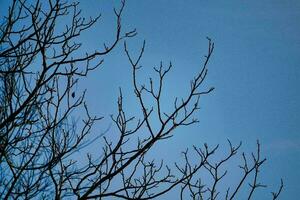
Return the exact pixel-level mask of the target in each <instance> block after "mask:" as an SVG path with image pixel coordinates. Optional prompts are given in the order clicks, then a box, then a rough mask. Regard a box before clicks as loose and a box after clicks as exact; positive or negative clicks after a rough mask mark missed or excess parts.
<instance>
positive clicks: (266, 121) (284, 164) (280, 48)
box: [0, 0, 300, 200]
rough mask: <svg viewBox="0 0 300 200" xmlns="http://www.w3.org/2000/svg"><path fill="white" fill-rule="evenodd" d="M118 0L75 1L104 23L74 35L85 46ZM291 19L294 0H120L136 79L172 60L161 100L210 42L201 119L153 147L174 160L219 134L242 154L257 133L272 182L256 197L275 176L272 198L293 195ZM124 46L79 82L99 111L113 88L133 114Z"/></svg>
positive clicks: (294, 52)
mask: <svg viewBox="0 0 300 200" xmlns="http://www.w3.org/2000/svg"><path fill="white" fill-rule="evenodd" d="M3 2H4V1H1V0H0V3H1V4H2V5H4V3H3ZM87 2H88V3H87ZM112 2H114V3H112ZM116 2H117V1H104V0H89V1H82V2H81V7H82V8H83V14H85V15H93V16H95V15H97V14H98V13H99V12H101V13H102V14H103V15H102V17H103V18H102V20H103V23H102V24H99V26H96V27H95V28H94V29H93V30H92V31H90V32H89V33H87V34H86V35H83V37H82V38H83V42H84V43H85V44H84V45H86V47H87V48H89V49H95V48H98V47H99V45H102V41H103V40H106V39H110V38H111V37H113V32H112V30H113V28H114V27H113V25H114V24H113V23H112V21H113V13H112V7H113V6H117V5H118V4H117V3H116ZM299 20H300V1H299V0H285V1H282V0H252V1H245V0H226V1H224V0H222V1H221V0H185V1H183V0H180V1H179V0H178V1H174V0H156V1H153V0H152V1H151V0H142V1H141V0H128V1H127V5H126V8H125V11H124V18H123V21H122V23H123V24H124V28H125V29H127V30H130V29H132V28H136V29H137V32H138V36H137V37H135V38H132V39H130V40H129V41H128V44H129V46H130V48H131V49H132V50H133V51H137V50H138V48H139V46H140V45H141V44H142V42H143V40H144V39H145V40H146V51H145V55H144V58H143V59H142V64H143V66H144V67H145V68H146V69H145V72H144V73H145V76H142V77H147V76H148V74H147V73H148V71H149V70H148V69H147V68H149V69H150V68H152V67H153V66H155V65H156V66H157V65H158V64H159V62H160V61H163V62H165V63H168V62H169V61H172V63H173V65H174V69H173V70H172V72H171V73H170V74H169V78H168V79H167V82H166V84H167V85H166V92H167V93H168V95H166V96H165V99H164V101H165V102H168V101H169V102H170V103H171V102H173V99H172V96H173V95H175V94H176V95H177V96H184V94H186V93H185V92H186V90H185V89H188V88H189V80H190V79H191V78H192V77H193V74H194V73H196V72H197V70H199V67H200V66H201V64H202V61H203V55H204V54H205V53H206V48H207V40H206V36H208V37H210V38H212V39H213V41H214V42H215V52H214V54H213V56H212V58H211V62H210V65H209V73H208V76H207V81H206V83H205V85H206V86H207V87H210V86H214V87H215V88H216V89H215V90H214V92H213V93H212V94H210V95H208V96H206V97H205V98H204V99H203V100H202V103H201V110H200V112H198V113H197V114H196V116H197V117H198V118H199V119H200V123H199V124H196V125H193V126H191V127H189V128H185V129H180V130H179V131H177V132H176V134H175V136H174V137H173V138H172V139H171V140H170V141H168V142H167V143H163V145H160V146H158V147H157V148H156V149H154V153H153V155H155V153H158V152H159V154H160V155H161V156H163V157H165V158H166V157H167V158H168V159H169V160H170V161H176V160H177V159H179V156H180V152H181V151H182V150H184V149H186V148H187V147H191V146H192V145H197V146H202V145H203V143H204V142H207V143H208V144H211V145H215V144H218V143H220V144H221V147H222V148H224V149H225V148H226V147H227V146H226V139H227V138H228V139H230V140H232V141H233V143H238V142H239V141H242V142H243V149H242V150H243V151H245V152H248V153H250V152H251V151H255V144H256V140H257V139H259V140H260V142H261V144H262V155H263V156H265V157H266V158H267V163H266V164H265V166H264V167H263V170H262V173H261V175H262V176H261V181H262V182H263V183H266V184H268V185H269V186H270V188H268V189H266V190H264V191H265V192H264V193H262V194H261V193H259V196H256V198H255V199H265V198H266V196H265V195H267V196H269V197H270V193H269V192H270V190H271V189H276V186H278V185H279V182H280V178H281V177H282V178H283V179H284V183H285V187H284V191H283V193H282V196H281V198H280V199H283V200H289V199H295V198H296V197H298V196H299V191H300V184H299V179H300V170H299V169H300V156H299V155H300V117H299V115H300V93H299V92H300V66H299V65H300V64H299V63H300V56H299V53H300V37H299V36H300V26H299ZM98 41H99V42H98ZM122 49H123V48H122V45H120V46H119V47H118V48H117V49H115V50H114V51H113V52H112V54H111V55H110V56H109V57H107V59H106V60H105V63H104V65H103V68H102V69H99V70H97V72H95V73H93V74H91V76H90V77H89V78H88V79H87V80H86V81H85V82H83V83H82V85H81V87H83V88H88V93H87V96H88V99H87V100H88V103H89V105H90V107H91V108H92V109H93V111H95V113H98V114H100V115H103V116H108V115H109V114H112V113H115V111H116V97H117V95H118V87H119V86H121V87H122V89H123V94H124V97H125V102H124V103H125V105H127V110H128V111H130V112H133V113H134V112H136V109H137V107H136V102H134V101H133V99H132V98H131V96H132V90H133V89H132V85H131V77H130V72H131V71H130V70H131V68H130V66H129V64H128V62H127V61H126V58H125V55H124V52H123V50H122ZM140 81H143V79H142V78H141V79H140ZM107 118H108V117H107ZM105 123H106V124H105ZM107 126H109V122H108V121H104V124H103V125H102V126H101V127H102V128H103V129H105V127H107ZM221 153H222V152H221Z"/></svg>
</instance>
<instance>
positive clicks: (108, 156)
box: [0, 0, 283, 199]
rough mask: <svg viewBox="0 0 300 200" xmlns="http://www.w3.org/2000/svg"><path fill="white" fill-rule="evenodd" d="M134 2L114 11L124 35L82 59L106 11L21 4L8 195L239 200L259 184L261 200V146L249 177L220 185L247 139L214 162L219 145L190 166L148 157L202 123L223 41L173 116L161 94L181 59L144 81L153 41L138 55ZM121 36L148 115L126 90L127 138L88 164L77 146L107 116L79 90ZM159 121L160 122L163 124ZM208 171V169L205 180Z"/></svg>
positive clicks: (2, 131) (3, 134)
mask: <svg viewBox="0 0 300 200" xmlns="http://www.w3.org/2000/svg"><path fill="white" fill-rule="evenodd" d="M124 6H125V1H121V3H120V7H119V8H118V9H115V10H114V14H115V17H116V28H115V33H114V34H115V39H114V41H110V42H109V45H106V44H105V45H104V47H103V48H102V50H101V48H99V49H97V50H95V51H93V52H86V53H85V54H84V55H83V56H80V55H82V53H78V52H82V51H83V50H82V49H81V45H82V44H81V43H79V42H78V40H79V36H80V34H81V33H82V32H83V31H87V30H88V29H89V28H90V27H91V26H93V25H94V24H95V23H96V22H97V20H98V19H99V17H100V16H98V17H95V18H90V19H88V20H86V19H85V18H84V17H82V16H81V14H80V13H81V11H80V9H79V7H78V3H77V2H73V1H61V0H48V1H38V0H36V1H34V2H33V1H28V2H27V1H26V0H12V1H11V5H10V7H9V10H8V13H7V16H6V17H5V18H3V19H1V21H2V24H1V25H0V198H1V199H76V198H77V199H102V198H103V199H104V198H108V199H112V198H121V199H153V198H158V197H160V196H162V195H164V194H166V193H168V192H170V191H171V190H173V189H175V190H177V191H179V193H178V194H179V195H178V196H179V198H180V199H186V198H191V199H236V198H237V195H238V193H239V191H240V190H241V188H246V187H248V185H247V183H249V186H250V187H249V193H248V199H251V197H253V193H254V192H255V191H256V189H257V188H260V187H265V185H263V184H261V183H260V182H259V180H258V175H259V171H260V168H261V166H262V165H263V163H264V162H265V161H266V159H265V158H261V156H260V144H259V142H257V152H256V153H255V154H252V157H250V158H247V157H246V156H245V154H244V153H243V154H242V157H241V158H242V159H241V160H242V163H241V165H240V168H241V178H240V180H239V182H237V184H236V185H232V186H230V187H228V189H227V191H226V192H224V193H222V191H219V190H218V187H219V185H220V184H222V183H221V180H222V179H223V178H224V177H225V176H226V175H227V170H228V171H229V170H230V169H227V170H224V169H223V165H224V164H225V163H227V162H229V161H230V160H232V159H233V158H234V157H235V156H236V154H237V152H238V150H239V148H240V146H241V144H239V145H237V146H234V145H232V144H231V142H230V141H228V143H229V151H228V154H227V155H223V156H224V157H223V158H222V159H219V160H216V159H215V158H214V155H215V154H216V152H217V150H218V148H219V147H218V146H216V147H212V148H210V147H209V146H208V145H207V144H204V147H203V148H199V147H193V153H190V152H189V151H188V150H186V151H184V152H183V162H181V164H179V163H175V164H174V165H173V167H169V166H168V165H166V164H164V162H163V161H161V162H155V161H154V160H150V161H149V160H148V159H147V158H146V155H147V153H148V151H149V150H150V149H151V148H152V147H153V146H154V145H159V141H161V140H167V139H168V138H170V137H172V135H173V133H174V130H175V129H177V128H180V127H185V126H189V125H192V124H194V123H197V122H198V120H197V119H195V118H193V117H194V113H195V112H196V111H197V110H198V109H199V101H200V98H201V97H203V96H204V95H206V94H208V93H210V92H211V91H212V90H213V88H211V89H208V90H203V88H202V85H203V81H204V80H205V78H206V75H207V65H208V62H209V60H210V58H211V55H212V53H213V50H214V43H213V42H212V41H211V40H210V39H209V38H208V52H207V54H206V56H205V60H204V63H203V65H202V67H201V69H200V71H199V73H198V74H196V75H195V77H194V78H193V79H192V80H191V82H190V88H188V89H187V91H188V95H187V96H186V97H183V98H181V99H177V98H176V99H175V100H174V102H173V105H174V106H173V110H172V111H171V112H166V111H164V110H165V109H164V105H163V103H162V100H161V96H162V93H163V92H164V90H163V86H164V82H165V81H164V80H165V76H166V75H167V74H168V73H169V72H170V70H171V68H172V64H171V63H170V64H169V65H168V66H167V67H164V66H163V64H161V65H160V66H159V67H158V68H154V70H155V72H156V73H157V76H158V81H153V80H152V79H150V80H149V83H147V84H145V83H139V82H138V79H137V72H138V71H139V70H141V67H140V65H139V62H140V60H141V58H142V56H143V53H144V49H145V42H144V43H143V45H142V48H141V50H140V54H139V55H138V56H137V58H134V57H132V55H131V53H130V50H129V48H128V45H127V43H126V38H130V37H133V36H135V35H136V31H135V30H133V31H129V32H124V31H123V29H122V24H121V17H122V13H123V10H124ZM109 34H111V33H109ZM120 41H123V44H124V50H125V54H126V55H127V58H128V61H129V64H130V65H131V69H132V77H131V78H132V85H133V88H134V91H135V96H136V99H137V101H138V103H139V107H140V110H141V113H142V115H141V116H142V117H140V119H138V118H137V117H132V116H128V113H126V112H125V111H124V109H123V106H124V105H123V95H122V91H121V89H120V91H119V92H120V95H119V98H118V111H117V114H116V116H111V119H112V121H113V122H114V124H115V127H116V128H117V131H118V133H119V137H118V139H117V140H114V141H110V140H109V139H107V138H106V137H105V135H104V136H103V140H104V141H105V143H104V145H103V152H102V154H100V155H99V156H98V157H96V158H94V157H93V156H92V155H90V154H87V155H86V159H87V163H86V164H84V165H82V164H78V162H79V161H80V159H82V158H81V157H82V156H80V157H77V156H74V155H75V154H76V151H77V150H78V149H81V148H88V145H86V144H87V143H86V142H87V141H88V139H89V134H90V132H91V128H92V127H93V125H94V124H95V123H96V122H98V121H99V120H101V119H102V118H101V117H97V116H92V115H91V114H90V112H89V109H88V106H87V105H86V104H85V101H84V98H85V92H83V93H82V94H79V93H78V92H76V93H75V92H74V86H75V85H76V84H77V83H78V80H79V79H80V78H84V77H87V76H88V74H89V73H90V72H91V71H93V70H95V69H97V68H98V67H99V66H101V65H102V62H103V58H104V56H105V55H107V54H109V53H110V51H111V50H112V49H114V47H116V45H118V44H119V43H120ZM145 95H148V96H150V97H151V98H152V100H153V104H151V105H149V104H148V105H147V104H146V103H145V100H144V97H145ZM76 110H79V112H83V111H84V112H85V115H86V116H85V117H84V119H83V120H82V125H81V126H76V124H75V122H74V121H72V120H71V118H70V117H71V116H72V112H75V111H76ZM82 110H83V111H82ZM153 121H156V123H158V124H159V127H158V128H157V127H155V128H154V126H153ZM141 133H142V134H141ZM133 144H134V145H133ZM191 156H192V158H191ZM182 163H183V164H182ZM201 171H204V172H207V173H208V175H207V176H206V178H205V179H203V178H201V176H200V174H201ZM208 179H210V181H207V180H208ZM282 188H283V183H282V181H281V185H280V188H279V190H278V191H277V192H275V193H272V196H271V197H272V198H273V199H277V198H278V196H279V194H280V193H281V191H282Z"/></svg>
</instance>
